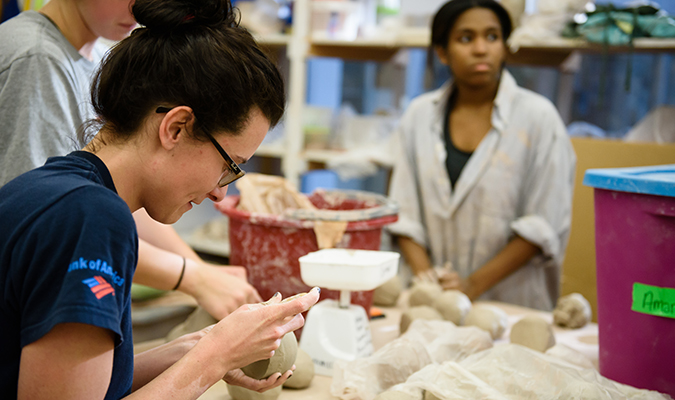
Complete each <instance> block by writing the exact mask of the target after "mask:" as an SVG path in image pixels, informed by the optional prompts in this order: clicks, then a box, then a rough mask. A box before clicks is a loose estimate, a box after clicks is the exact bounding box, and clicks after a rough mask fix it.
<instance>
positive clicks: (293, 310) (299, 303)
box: [278, 286, 321, 317]
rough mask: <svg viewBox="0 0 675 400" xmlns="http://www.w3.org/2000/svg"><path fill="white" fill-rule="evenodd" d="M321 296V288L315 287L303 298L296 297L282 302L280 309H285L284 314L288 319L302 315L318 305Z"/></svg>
mask: <svg viewBox="0 0 675 400" xmlns="http://www.w3.org/2000/svg"><path fill="white" fill-rule="evenodd" d="M320 294H321V288H319V287H317V286H315V287H313V288H312V290H310V291H309V292H308V293H307V294H305V295H303V296H299V297H296V298H294V299H293V300H290V301H282V302H281V304H279V306H278V307H283V313H284V314H285V316H286V317H288V316H292V315H295V314H300V313H303V312H305V311H307V310H309V308H310V307H312V306H313V305H314V304H316V302H317V301H319V295H320Z"/></svg>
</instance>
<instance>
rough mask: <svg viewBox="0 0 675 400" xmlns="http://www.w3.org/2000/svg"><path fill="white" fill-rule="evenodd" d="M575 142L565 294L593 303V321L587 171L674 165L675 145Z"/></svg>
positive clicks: (591, 225)
mask: <svg viewBox="0 0 675 400" xmlns="http://www.w3.org/2000/svg"><path fill="white" fill-rule="evenodd" d="M572 145H573V146H574V151H575V152H576V154H577V170H576V178H575V182H574V197H573V200H572V228H571V233H570V240H569V245H568V247H567V254H566V255H565V261H564V263H563V272H562V295H566V294H569V293H574V292H577V293H581V294H582V295H583V296H584V297H585V298H586V299H588V301H589V302H590V303H591V307H592V308H593V321H597V319H596V315H597V296H596V279H595V212H594V209H593V188H591V187H586V186H583V185H582V182H583V179H584V173H585V172H586V170H587V169H589V168H618V167H636V166H643V165H660V164H675V144H656V143H627V142H622V141H616V140H600V139H588V138H573V139H572Z"/></svg>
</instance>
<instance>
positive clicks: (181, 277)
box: [171, 257, 185, 290]
mask: <svg viewBox="0 0 675 400" xmlns="http://www.w3.org/2000/svg"><path fill="white" fill-rule="evenodd" d="M183 275H185V257H183V269H181V271H180V277H178V283H176V286H175V287H174V288H173V289H171V290H177V289H178V286H180V283H181V282H183Z"/></svg>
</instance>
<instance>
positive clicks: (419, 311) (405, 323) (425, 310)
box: [400, 306, 443, 333]
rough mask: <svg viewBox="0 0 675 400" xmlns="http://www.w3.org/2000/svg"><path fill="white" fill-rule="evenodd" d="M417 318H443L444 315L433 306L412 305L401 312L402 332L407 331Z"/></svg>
mask: <svg viewBox="0 0 675 400" xmlns="http://www.w3.org/2000/svg"><path fill="white" fill-rule="evenodd" d="M416 319H431V320H440V319H443V316H442V315H441V314H440V313H439V312H438V311H436V309H435V308H433V307H431V306H417V307H411V308H409V309H407V310H405V311H404V312H403V313H402V314H401V325H400V329H401V333H404V332H405V331H407V330H408V327H409V326H410V324H411V323H412V322H413V321H414V320H416Z"/></svg>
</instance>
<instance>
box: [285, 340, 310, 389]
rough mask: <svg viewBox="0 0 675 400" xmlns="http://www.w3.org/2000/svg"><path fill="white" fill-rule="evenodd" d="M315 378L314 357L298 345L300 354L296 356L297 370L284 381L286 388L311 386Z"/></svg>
mask: <svg viewBox="0 0 675 400" xmlns="http://www.w3.org/2000/svg"><path fill="white" fill-rule="evenodd" d="M312 379H314V363H313V362H312V358H311V357H310V356H309V354H307V353H306V352H305V351H304V350H303V349H301V348H299V347H298V355H297V356H296V357H295V371H293V375H292V376H291V377H290V378H288V380H287V381H286V382H284V387H285V388H291V389H304V388H306V387H309V385H310V384H311V383H312Z"/></svg>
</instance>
